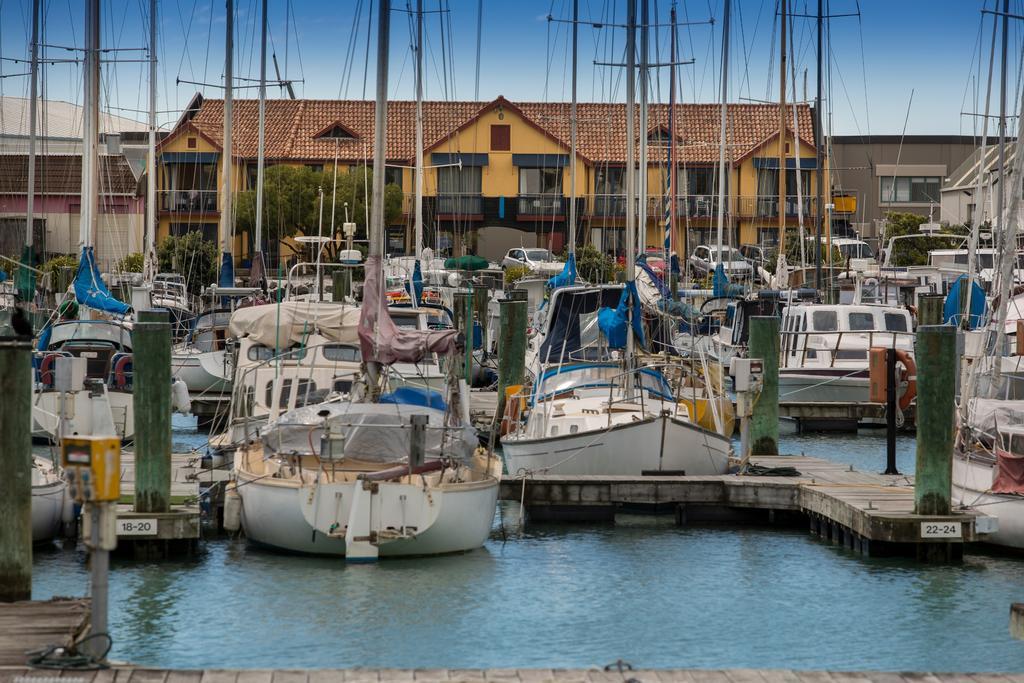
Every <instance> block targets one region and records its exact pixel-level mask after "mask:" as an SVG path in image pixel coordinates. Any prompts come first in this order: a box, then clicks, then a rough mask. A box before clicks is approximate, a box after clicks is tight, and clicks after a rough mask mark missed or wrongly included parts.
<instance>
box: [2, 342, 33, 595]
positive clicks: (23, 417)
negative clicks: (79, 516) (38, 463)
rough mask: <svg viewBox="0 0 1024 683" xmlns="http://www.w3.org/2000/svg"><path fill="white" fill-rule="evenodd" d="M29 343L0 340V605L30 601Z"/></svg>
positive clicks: (30, 410)
mask: <svg viewBox="0 0 1024 683" xmlns="http://www.w3.org/2000/svg"><path fill="white" fill-rule="evenodd" d="M31 366H32V341H31V340H30V339H12V338H10V337H8V338H6V339H2V340H0V392H2V393H3V396H4V409H3V410H0V441H2V442H3V445H4V447H3V448H0V471H2V472H3V476H0V519H2V520H3V523H2V524H0V602H14V601H16V600H28V599H30V598H31V597H32V429H31V427H32V384H31V381H32V375H30V374H29V368H30V367H31Z"/></svg>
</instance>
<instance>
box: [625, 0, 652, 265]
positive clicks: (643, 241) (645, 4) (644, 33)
mask: <svg viewBox="0 0 1024 683" xmlns="http://www.w3.org/2000/svg"><path fill="white" fill-rule="evenodd" d="M649 2H650V0H641V2H640V11H641V13H642V17H641V20H642V21H643V24H642V25H641V27H640V135H641V140H640V170H639V174H640V183H639V188H638V190H639V194H640V206H639V219H638V220H637V234H636V250H637V252H638V253H639V251H640V250H641V249H645V248H646V246H647V126H648V124H647V86H648V75H649V72H648V63H649V62H650V55H649V54H648V52H649V49H650V48H649V45H648V33H649V24H650V19H651V18H650V11H649ZM630 163H631V164H632V163H633V162H632V161H630Z"/></svg>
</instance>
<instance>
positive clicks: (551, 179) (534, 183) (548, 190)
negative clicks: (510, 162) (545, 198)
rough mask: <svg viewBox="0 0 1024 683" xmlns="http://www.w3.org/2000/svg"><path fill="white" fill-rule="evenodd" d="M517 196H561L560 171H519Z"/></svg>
mask: <svg viewBox="0 0 1024 683" xmlns="http://www.w3.org/2000/svg"><path fill="white" fill-rule="evenodd" d="M519 194H562V169H561V168H521V169H519Z"/></svg>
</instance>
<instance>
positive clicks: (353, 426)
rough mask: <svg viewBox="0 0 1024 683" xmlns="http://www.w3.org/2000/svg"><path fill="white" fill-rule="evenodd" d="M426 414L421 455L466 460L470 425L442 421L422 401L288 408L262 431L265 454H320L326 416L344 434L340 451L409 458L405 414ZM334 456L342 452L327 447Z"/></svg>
mask: <svg viewBox="0 0 1024 683" xmlns="http://www.w3.org/2000/svg"><path fill="white" fill-rule="evenodd" d="M412 415H427V416H428V423H427V430H426V431H427V433H426V459H427V460H436V459H438V458H441V457H450V458H454V459H456V460H466V459H468V458H469V457H470V456H472V455H473V450H474V448H475V447H476V444H477V438H476V430H475V429H474V428H473V427H471V426H463V425H458V426H454V427H451V426H448V427H446V425H445V419H446V414H445V412H444V411H441V410H437V409H435V408H428V407H425V406H414V405H402V404H382V403H349V402H342V401H338V402H329V403H321V404H318V405H312V406H304V407H302V408H296V409H295V410H291V411H289V412H287V413H285V414H284V415H282V416H281V417H280V418H278V419H277V420H276V421H274V422H271V423H270V425H268V427H267V429H266V430H264V432H263V447H264V452H265V454H266V455H267V457H271V456H273V455H320V437H321V435H322V434H323V430H324V424H325V421H326V422H327V423H328V424H329V425H330V427H329V428H330V430H331V433H332V434H333V435H335V439H336V443H338V442H340V441H338V440H337V437H338V436H341V437H343V440H344V451H343V454H344V456H343V457H346V458H353V459H356V460H362V461H366V462H379V463H391V462H393V463H401V462H408V460H409V439H410V435H411V430H410V429H409V421H410V420H409V418H410V417H411V416H412ZM331 456H332V457H333V458H336V459H337V458H339V457H342V456H341V454H339V453H332V454H331Z"/></svg>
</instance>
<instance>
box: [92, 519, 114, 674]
mask: <svg viewBox="0 0 1024 683" xmlns="http://www.w3.org/2000/svg"><path fill="white" fill-rule="evenodd" d="M113 514H115V513H114V510H113V509H112V505H111V504H110V503H90V504H89V517H90V520H89V524H90V527H91V531H92V534H91V539H90V543H89V546H90V548H89V551H90V552H89V574H90V576H89V579H90V583H91V587H90V592H91V593H92V603H91V610H90V613H89V628H90V632H91V633H94V634H98V633H109V631H108V630H107V609H108V607H107V606H108V604H109V601H108V595H109V587H110V551H109V550H107V549H106V547H104V546H105V545H106V544H105V543H104V540H107V539H104V538H103V527H104V525H105V524H106V522H107V520H106V517H107V516H108V515H113ZM85 649H86V650H88V652H89V653H90V654H91V655H93V656H94V657H99V656H101V655H102V654H103V652H104V650H106V644H105V643H104V642H103V640H102V639H101V638H94V639H92V640H90V641H89V642H88V643H86V644H85Z"/></svg>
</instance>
